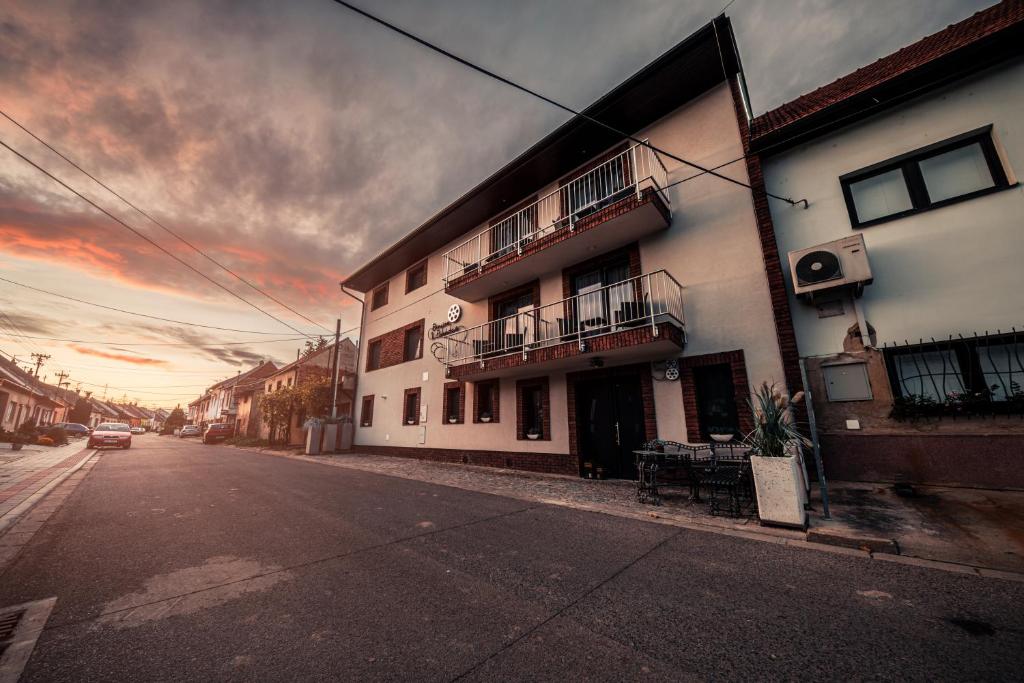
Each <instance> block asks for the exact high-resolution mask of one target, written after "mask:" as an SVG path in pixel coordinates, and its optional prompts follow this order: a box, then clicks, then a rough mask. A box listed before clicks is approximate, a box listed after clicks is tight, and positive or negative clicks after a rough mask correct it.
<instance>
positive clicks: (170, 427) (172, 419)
mask: <svg viewBox="0 0 1024 683" xmlns="http://www.w3.org/2000/svg"><path fill="white" fill-rule="evenodd" d="M184 424H185V411H183V410H182V409H181V406H177V407H175V409H174V410H172V411H171V414H170V415H168V416H167V419H166V420H164V427H163V429H162V430H160V433H161V434H173V433H174V430H175V429H180V428H181V427H182V425H184Z"/></svg>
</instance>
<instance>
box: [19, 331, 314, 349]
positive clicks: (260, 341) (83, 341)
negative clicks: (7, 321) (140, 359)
mask: <svg viewBox="0 0 1024 683" xmlns="http://www.w3.org/2000/svg"><path fill="white" fill-rule="evenodd" d="M21 336H22V337H23V338H24V339H39V340H43V341H56V342H68V343H69V344H103V345H105V346H192V347H195V346H201V347H211V346H216V347H220V346H246V345H248V344H274V343H277V342H293V341H305V340H306V337H288V338H287V339H256V340H249V341H233V342H211V343H204V342H121V341H101V340H98V339H63V338H60V337H39V336H34V335H31V334H23V335H21ZM11 338H12V339H13V338H14V336H13V335H11Z"/></svg>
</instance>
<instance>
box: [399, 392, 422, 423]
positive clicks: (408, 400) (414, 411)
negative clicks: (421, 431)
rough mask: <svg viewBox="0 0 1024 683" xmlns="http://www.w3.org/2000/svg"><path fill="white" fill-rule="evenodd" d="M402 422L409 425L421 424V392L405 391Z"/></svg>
mask: <svg viewBox="0 0 1024 683" xmlns="http://www.w3.org/2000/svg"><path fill="white" fill-rule="evenodd" d="M402 422H403V424H407V425H415V424H419V423H420V390H419V389H406V390H405V406H404V407H403V410H402Z"/></svg>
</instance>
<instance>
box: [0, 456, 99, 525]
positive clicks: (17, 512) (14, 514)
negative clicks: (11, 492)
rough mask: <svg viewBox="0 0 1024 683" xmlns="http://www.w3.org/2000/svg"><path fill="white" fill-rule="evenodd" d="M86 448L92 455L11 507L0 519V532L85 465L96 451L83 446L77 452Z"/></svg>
mask: <svg viewBox="0 0 1024 683" xmlns="http://www.w3.org/2000/svg"><path fill="white" fill-rule="evenodd" d="M87 450H92V455H88V456H86V457H84V458H82V459H81V460H79V461H78V463H77V464H76V465H74V466H73V467H71V468H69V469H68V470H66V471H65V472H63V473H62V474H59V475H57V476H56V477H54V478H53V479H51V480H50V481H49V482H48V483H46V484H45V485H44V486H43V487H42V488H41V489H39V490H38V491H36V492H35V493H33V494H32V495H31V496H29V497H28V498H26V499H25V500H23V501H22V502H21V504H19V505H18V506H17V507H16V508H14V509H12V510H11V511H10V512H8V513H7V514H6V515H4V518H3V519H0V534H3V533H4V532H5V531H7V528H8V527H10V526H13V525H14V524H16V523H17V521H18V520H19V519H21V517H22V515H24V514H25V513H26V512H28V511H29V510H31V509H32V508H34V507H35V506H36V503H38V502H39V501H41V500H42V499H43V498H45V497H46V494H48V493H49V492H50V491H52V490H53V489H55V488H57V487H58V486H60V485H61V484H62V483H64V480H65V479H67V478H68V477H70V476H71V475H72V474H74V473H75V472H77V471H78V470H80V469H82V467H84V466H85V463H87V462H89V461H90V460H92V459H93V458H94V457H96V453H97V452H98V451H97V450H96V449H95V448H94V449H89V448H83V449H82V450H81V451H79V453H81V452H83V451H87ZM76 455H77V454H76Z"/></svg>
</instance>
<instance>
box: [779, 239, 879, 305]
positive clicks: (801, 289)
mask: <svg viewBox="0 0 1024 683" xmlns="http://www.w3.org/2000/svg"><path fill="white" fill-rule="evenodd" d="M789 272H790V274H791V275H792V276H793V289H794V291H795V292H796V294H797V296H802V297H809V296H811V295H813V294H814V293H816V292H821V291H823V290H832V289H838V288H840V287H846V288H849V289H852V290H853V291H854V294H860V292H861V291H862V289H863V287H864V285H870V284H871V281H872V277H871V265H870V264H869V263H868V251H867V248H866V247H865V246H864V236H863V235H854V236H852V237H844V238H843V239H840V240H835V241H834V242H826V243H825V244H819V245H818V246H816V247H809V248H807V249H797V250H795V251H791V252H789Z"/></svg>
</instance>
